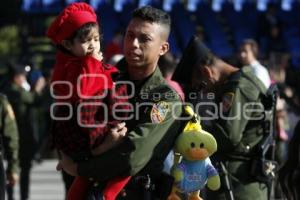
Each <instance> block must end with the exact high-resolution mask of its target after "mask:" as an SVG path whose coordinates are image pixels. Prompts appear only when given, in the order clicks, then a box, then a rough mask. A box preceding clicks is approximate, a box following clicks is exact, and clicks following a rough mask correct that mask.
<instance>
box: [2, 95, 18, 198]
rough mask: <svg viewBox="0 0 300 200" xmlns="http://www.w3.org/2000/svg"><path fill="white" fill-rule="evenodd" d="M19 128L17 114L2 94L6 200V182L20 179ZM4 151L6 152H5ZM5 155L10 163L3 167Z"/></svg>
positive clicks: (3, 189)
mask: <svg viewBox="0 0 300 200" xmlns="http://www.w3.org/2000/svg"><path fill="white" fill-rule="evenodd" d="M18 139H19V137H18V129H17V124H16V121H15V114H14V112H13V110H12V107H11V105H10V104H9V102H8V100H7V98H6V96H4V95H3V94H0V200H4V199H5V198H4V195H5V187H6V182H8V184H9V185H14V184H15V183H16V182H17V181H18V171H19V160H18V149H19V143H18V142H19V141H18ZM3 153H4V154H3ZM3 155H5V157H6V159H7V162H8V165H7V169H6V178H7V181H5V180H6V179H5V170H4V168H3V162H2V161H3Z"/></svg>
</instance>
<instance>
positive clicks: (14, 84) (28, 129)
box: [4, 63, 45, 200]
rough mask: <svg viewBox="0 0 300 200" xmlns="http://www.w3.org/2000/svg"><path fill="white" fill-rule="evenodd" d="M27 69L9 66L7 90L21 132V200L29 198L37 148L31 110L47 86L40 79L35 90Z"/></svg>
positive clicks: (42, 79) (19, 66)
mask: <svg viewBox="0 0 300 200" xmlns="http://www.w3.org/2000/svg"><path fill="white" fill-rule="evenodd" d="M26 68H28V66H25V65H22V64H15V63H11V64H10V66H9V72H10V73H9V76H10V85H9V86H8V87H6V88H5V91H4V93H5V94H6V95H7V98H8V100H9V102H10V103H11V105H12V108H13V111H14V113H15V115H16V121H17V126H18V130H19V146H20V148H19V160H20V168H21V171H20V189H21V198H20V199H21V200H27V199H28V198H29V188H30V170H31V167H32V163H31V162H32V160H33V159H34V154H35V151H36V148H37V141H35V138H34V134H33V127H32V123H31V120H32V119H31V118H30V117H29V116H31V108H32V107H33V106H36V105H38V103H39V102H40V101H41V95H42V94H41V92H42V90H43V88H44V86H45V79H44V78H43V77H41V78H39V79H38V80H37V82H36V84H35V86H34V87H33V88H30V85H29V84H28V83H27V80H26V73H27V72H26ZM8 191H9V195H8V197H9V200H10V199H13V187H9V188H8Z"/></svg>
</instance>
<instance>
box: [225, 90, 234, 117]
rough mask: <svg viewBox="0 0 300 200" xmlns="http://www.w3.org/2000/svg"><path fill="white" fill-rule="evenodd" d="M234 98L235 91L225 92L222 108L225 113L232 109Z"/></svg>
mask: <svg viewBox="0 0 300 200" xmlns="http://www.w3.org/2000/svg"><path fill="white" fill-rule="evenodd" d="M233 98H234V93H232V92H228V93H225V94H224V96H223V97H222V109H223V113H226V112H228V111H229V110H230V108H231V105H232V102H233Z"/></svg>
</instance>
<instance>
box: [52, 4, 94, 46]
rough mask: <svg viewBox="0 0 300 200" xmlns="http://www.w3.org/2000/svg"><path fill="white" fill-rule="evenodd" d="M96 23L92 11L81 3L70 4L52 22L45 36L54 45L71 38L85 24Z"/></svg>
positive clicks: (88, 6)
mask: <svg viewBox="0 0 300 200" xmlns="http://www.w3.org/2000/svg"><path fill="white" fill-rule="evenodd" d="M89 22H95V23H97V15H96V13H95V11H94V9H93V8H92V7H91V6H90V5H88V4H86V3H83V2H80V3H72V4H70V5H69V6H67V7H66V8H65V9H64V10H63V11H62V12H61V13H60V14H59V16H58V17H57V18H56V19H55V20H54V22H52V24H51V25H50V27H49V28H48V30H47V36H48V37H49V38H50V39H51V40H52V41H53V42H54V43H55V44H60V43H61V41H62V40H64V39H67V38H68V37H71V36H72V34H73V33H74V32H75V31H76V30H77V29H78V28H80V27H81V26H83V25H84V24H86V23H89Z"/></svg>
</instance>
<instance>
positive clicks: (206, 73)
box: [201, 66, 213, 78]
mask: <svg viewBox="0 0 300 200" xmlns="http://www.w3.org/2000/svg"><path fill="white" fill-rule="evenodd" d="M201 73H203V75H204V76H205V77H207V78H211V77H212V74H213V72H212V69H211V68H210V67H208V66H203V67H202V68H201Z"/></svg>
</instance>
